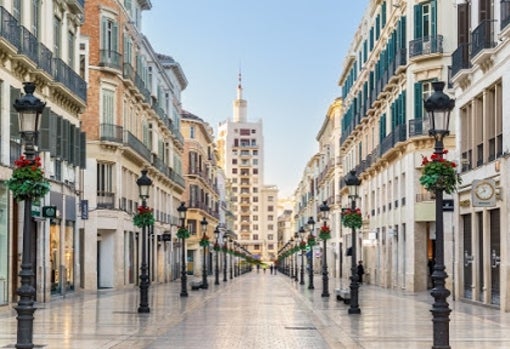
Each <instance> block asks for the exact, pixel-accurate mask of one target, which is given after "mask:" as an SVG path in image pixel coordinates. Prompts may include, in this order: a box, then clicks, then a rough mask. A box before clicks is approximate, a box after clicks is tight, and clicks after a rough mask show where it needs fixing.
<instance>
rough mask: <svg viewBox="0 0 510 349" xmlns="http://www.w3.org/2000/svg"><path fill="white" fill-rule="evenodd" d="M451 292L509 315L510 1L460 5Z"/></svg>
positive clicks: (455, 65)
mask: <svg viewBox="0 0 510 349" xmlns="http://www.w3.org/2000/svg"><path fill="white" fill-rule="evenodd" d="M456 10H457V23H458V25H457V36H456V43H457V47H456V49H455V50H454V51H453V54H452V82H453V84H454V89H455V98H456V108H455V116H456V118H457V123H456V130H455V132H456V134H457V149H458V151H457V156H458V158H460V159H461V165H462V166H460V170H461V177H462V185H461V188H460V189H459V191H458V197H457V201H456V205H455V207H456V211H455V213H456V219H455V226H456V229H455V232H456V233H455V241H456V248H455V262H456V263H455V275H456V276H457V278H456V280H455V281H456V282H455V294H457V295H459V297H460V298H461V299H466V300H469V301H471V302H476V303H481V304H488V305H491V306H496V307H499V308H500V309H501V310H503V311H510V285H509V283H508V280H509V278H508V273H509V265H508V257H509V251H510V249H509V248H510V244H509V241H508V239H507V238H506V236H507V234H505V229H504V227H505V226H508V219H509V216H508V212H509V200H510V196H509V193H508V191H507V190H505V188H508V186H509V185H510V183H509V180H508V178H509V170H510V163H509V160H508V157H509V145H508V144H507V143H506V141H505V139H508V136H509V133H510V124H509V122H510V118H509V110H510V109H509V108H510V99H509V95H510V94H509V92H508V90H509V88H510V87H509V86H510V62H509V60H508V57H509V55H510V2H508V1H501V2H500V1H489V0H474V1H467V2H464V1H457V6H456Z"/></svg>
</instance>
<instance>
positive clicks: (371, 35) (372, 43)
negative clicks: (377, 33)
mask: <svg viewBox="0 0 510 349" xmlns="http://www.w3.org/2000/svg"><path fill="white" fill-rule="evenodd" d="M373 49H374V27H372V28H370V51H372V50H373Z"/></svg>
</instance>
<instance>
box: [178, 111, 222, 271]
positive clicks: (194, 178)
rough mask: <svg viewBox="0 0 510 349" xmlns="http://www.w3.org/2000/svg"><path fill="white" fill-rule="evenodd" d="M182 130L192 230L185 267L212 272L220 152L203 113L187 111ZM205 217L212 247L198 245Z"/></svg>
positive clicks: (182, 118) (182, 116)
mask: <svg viewBox="0 0 510 349" xmlns="http://www.w3.org/2000/svg"><path fill="white" fill-rule="evenodd" d="M181 133H182V135H183V136H184V154H183V156H184V158H183V170H184V172H183V173H184V180H185V183H186V189H185V191H184V198H183V201H184V202H185V204H186V207H187V208H188V211H187V215H186V217H187V228H188V231H189V232H190V234H191V236H190V238H189V239H187V240H186V250H187V254H186V260H187V263H188V264H187V266H186V270H187V271H188V273H189V274H193V275H195V276H200V275H202V270H203V269H202V268H203V266H204V264H205V266H206V269H207V273H212V265H213V264H212V243H213V242H214V230H215V229H216V227H217V226H218V224H219V223H220V204H221V200H220V193H219V188H218V176H217V152H216V150H215V143H214V134H213V130H212V128H211V127H210V126H209V124H208V123H207V122H205V121H204V120H202V119H201V118H200V117H198V116H196V115H193V114H191V113H190V112H187V111H184V112H183V113H182V115H181ZM204 219H205V221H207V225H206V231H205V235H207V236H208V238H209V242H210V245H209V247H201V246H200V245H199V242H200V239H201V238H202V237H203V235H204V231H203V230H202V226H201V222H202V221H203V220H204ZM223 222H225V221H223ZM204 249H205V251H204ZM204 252H205V254H204ZM204 255H205V260H204Z"/></svg>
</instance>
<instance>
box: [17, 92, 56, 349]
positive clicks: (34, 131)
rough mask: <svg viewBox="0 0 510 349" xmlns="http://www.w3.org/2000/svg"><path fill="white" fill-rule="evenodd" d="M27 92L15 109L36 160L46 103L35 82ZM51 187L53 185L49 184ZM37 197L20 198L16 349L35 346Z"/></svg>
mask: <svg viewBox="0 0 510 349" xmlns="http://www.w3.org/2000/svg"><path fill="white" fill-rule="evenodd" d="M23 85H24V90H25V95H24V96H23V97H22V98H20V99H16V101H15V102H14V105H13V106H14V109H16V111H17V112H18V121H19V132H20V135H21V139H22V140H23V142H24V143H25V149H24V154H25V157H26V160H27V161H29V162H31V163H34V162H35V144H36V143H37V136H38V134H39V125H40V120H41V114H42V112H43V110H44V107H45V106H46V103H44V102H42V101H41V100H40V99H39V98H37V97H35V96H34V95H33V93H34V91H35V84H34V83H33V82H25V83H23ZM48 189H49V186H48ZM35 198H36V197H35V196H33V195H25V196H24V197H22V198H21V197H17V198H16V199H17V200H24V201H25V205H24V206H25V207H24V212H23V251H22V256H21V270H20V272H19V276H20V278H21V286H20V287H19V288H18V290H17V294H18V296H19V300H18V305H17V306H16V312H17V313H18V316H17V317H16V319H17V320H18V333H17V342H16V348H33V347H34V344H33V343H32V338H33V329H34V312H35V308H34V298H35V288H34V286H33V285H32V281H33V279H34V270H33V265H32V259H33V256H32V236H33V235H34V221H33V220H32V200H33V199H35Z"/></svg>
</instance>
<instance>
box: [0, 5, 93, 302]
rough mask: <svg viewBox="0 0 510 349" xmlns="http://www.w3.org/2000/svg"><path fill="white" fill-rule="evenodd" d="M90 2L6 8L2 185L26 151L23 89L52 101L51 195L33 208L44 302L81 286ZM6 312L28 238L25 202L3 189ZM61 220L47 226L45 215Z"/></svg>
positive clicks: (42, 147)
mask: <svg viewBox="0 0 510 349" xmlns="http://www.w3.org/2000/svg"><path fill="white" fill-rule="evenodd" d="M83 6H84V1H69V2H66V3H58V2H56V1H44V2H43V1H37V0H36V1H28V0H19V1H4V2H2V5H1V6H0V21H1V25H0V52H1V55H2V57H4V58H3V62H4V63H3V64H2V66H1V68H0V72H1V74H0V75H1V78H0V101H1V106H0V112H1V120H2V122H1V125H0V130H1V131H0V139H1V142H0V147H1V149H2V151H1V161H0V162H1V164H2V165H1V166H0V181H2V182H4V181H5V180H6V179H9V178H10V176H11V173H12V168H13V165H14V161H15V160H16V159H18V158H19V156H20V155H21V154H22V152H23V149H22V145H21V139H20V135H19V129H18V120H17V117H18V115H17V112H16V110H15V109H14V107H13V103H14V102H15V100H16V99H18V98H20V97H21V95H22V94H23V93H24V92H23V87H22V84H23V82H34V83H35V85H36V91H35V96H36V97H38V98H40V99H41V100H42V101H43V102H46V107H45V109H44V112H43V115H42V120H41V126H40V130H39V137H38V144H37V151H38V153H39V156H40V157H41V159H42V166H43V169H44V171H45V174H46V176H47V178H48V179H49V181H50V183H51V189H50V192H49V194H47V195H46V197H44V198H43V199H42V200H40V202H38V203H35V204H34V205H33V206H32V212H33V216H34V218H35V221H36V223H35V232H34V234H32V243H31V245H32V247H33V249H32V256H33V260H32V263H33V268H34V273H35V278H34V286H35V288H36V300H37V301H38V302H46V301H49V300H50V299H51V296H52V295H54V296H61V295H63V294H64V293H66V292H71V291H73V290H74V289H75V288H76V287H79V285H80V280H79V278H78V277H77V276H78V275H79V271H80V264H79V262H78V261H77V259H76V258H75V257H76V255H77V254H78V253H79V251H80V246H79V243H78V240H77V238H76V237H77V228H78V225H79V221H80V217H79V212H78V203H79V201H80V198H81V194H80V193H81V188H82V184H83V183H82V171H81V170H82V169H83V168H84V166H85V149H84V148H82V146H83V144H84V142H85V134H84V132H83V129H82V128H81V126H80V121H79V116H80V113H81V112H82V111H83V110H84V109H85V106H86V101H87V96H86V91H87V85H86V82H85V81H84V79H83V78H82V76H80V74H79V72H80V62H79V56H78V45H79V37H80V26H81V21H82V19H83V15H84V8H83ZM0 206H1V208H2V209H1V210H0V307H1V306H2V305H7V304H8V303H9V302H14V301H16V300H17V295H16V289H17V288H18V285H19V277H18V273H19V270H20V263H21V256H22V239H23V211H24V206H23V202H19V203H18V202H15V201H14V200H13V199H12V196H11V195H10V193H9V191H8V189H7V187H6V186H5V185H2V186H1V188H0ZM44 206H56V208H57V210H58V211H57V215H56V217H55V218H52V219H42V217H41V213H40V212H41V208H43V207H44Z"/></svg>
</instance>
